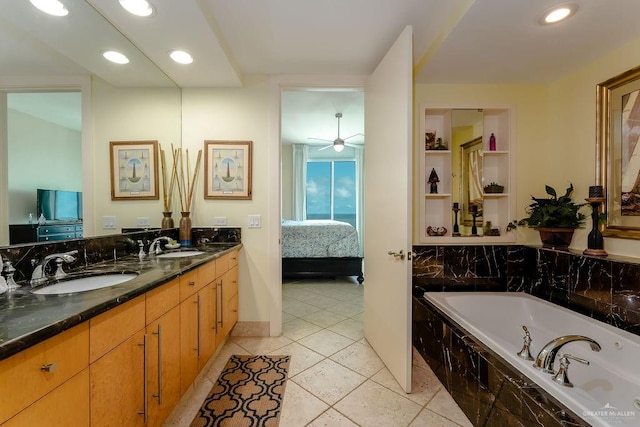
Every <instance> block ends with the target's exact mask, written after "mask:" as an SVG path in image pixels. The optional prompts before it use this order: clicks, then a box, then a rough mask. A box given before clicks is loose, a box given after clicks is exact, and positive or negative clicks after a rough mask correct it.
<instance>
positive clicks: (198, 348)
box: [194, 295, 200, 357]
mask: <svg viewBox="0 0 640 427" xmlns="http://www.w3.org/2000/svg"><path fill="white" fill-rule="evenodd" d="M196 304H197V305H198V310H197V311H198V317H197V319H196V330H197V333H198V339H197V341H196V343H197V344H196V348H194V350H195V351H196V352H197V354H198V357H200V295H198V299H197V300H196Z"/></svg>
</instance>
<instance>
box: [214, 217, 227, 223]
mask: <svg viewBox="0 0 640 427" xmlns="http://www.w3.org/2000/svg"><path fill="white" fill-rule="evenodd" d="M213 225H227V217H226V216H216V217H214V218H213Z"/></svg>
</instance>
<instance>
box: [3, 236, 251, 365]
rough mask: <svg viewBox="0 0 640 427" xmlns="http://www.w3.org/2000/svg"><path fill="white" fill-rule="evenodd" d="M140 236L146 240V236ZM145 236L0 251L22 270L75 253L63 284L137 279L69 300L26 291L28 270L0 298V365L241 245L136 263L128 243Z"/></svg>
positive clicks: (215, 246) (206, 248) (73, 295)
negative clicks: (97, 276) (37, 259)
mask: <svg viewBox="0 0 640 427" xmlns="http://www.w3.org/2000/svg"><path fill="white" fill-rule="evenodd" d="M165 232H166V230H165ZM154 235H155V234H151V236H154ZM145 236H146V237H151V236H149V235H148V234H147V235H145ZM145 236H142V235H137V233H132V234H124V235H117V236H110V237H108V238H106V237H99V238H94V239H81V240H73V241H65V242H62V243H58V244H55V245H49V244H38V245H33V246H28V245H23V246H19V247H18V246H15V247H6V248H2V249H0V251H2V256H3V259H7V258H9V259H16V260H22V261H23V263H22V264H24V260H30V259H31V258H33V257H34V256H36V254H37V255H45V254H51V253H59V252H68V251H71V250H78V254H77V255H76V257H77V260H76V262H75V263H71V264H70V265H69V266H67V265H66V264H65V271H66V272H67V273H68V274H69V276H68V277H69V278H72V277H78V276H80V277H82V276H86V275H91V274H92V273H105V272H112V273H120V272H135V273H137V277H135V278H133V279H132V280H130V281H127V282H124V283H121V284H118V285H115V286H111V287H107V288H102V289H96V290H92V291H86V292H77V293H71V294H59V295H36V294H32V293H31V292H30V290H31V289H32V288H31V285H30V284H29V281H28V277H30V269H29V270H28V271H29V273H23V274H22V277H21V279H22V280H19V281H18V284H20V285H22V287H21V288H19V289H18V290H17V291H13V292H7V293H5V294H3V295H0V360H1V359H5V358H7V357H9V356H11V355H13V354H15V353H17V352H19V351H21V350H24V349H25V348H28V347H30V346H32V345H34V344H36V343H38V342H40V341H42V340H44V339H46V338H49V337H51V336H53V335H56V334H57V333H59V332H61V331H64V330H66V329H69V328H71V327H72V326H75V325H77V324H79V323H81V322H83V321H85V320H87V319H89V318H91V317H93V316H96V315H98V314H100V313H102V312H104V311H107V310H109V309H110V308H113V307H115V306H117V305H119V304H122V303H124V302H126V301H128V300H130V299H132V298H135V297H136V296H138V295H141V294H143V293H145V292H147V291H149V290H150V289H153V288H154V287H156V286H159V285H161V284H163V283H166V282H167V281H169V280H171V279H174V278H175V277H177V276H179V275H180V274H181V273H183V272H185V271H187V270H190V269H192V268H195V267H197V266H198V265H201V264H203V263H206V262H208V261H211V260H213V259H215V258H217V257H219V256H222V255H224V254H226V253H228V252H229V251H231V250H232V249H234V248H238V247H240V245H241V244H240V243H231V242H228V243H223V242H217V243H214V244H204V245H202V246H201V247H199V248H198V249H199V250H201V251H203V254H201V255H198V256H192V257H186V258H173V259H159V258H157V257H149V256H147V257H143V258H140V257H138V245H137V243H136V245H135V248H134V247H133V246H132V245H131V243H129V240H132V241H134V242H137V240H141V239H138V237H145ZM94 248H95V250H94ZM5 253H6V254H7V256H5ZM89 254H90V255H89ZM109 254H111V256H110V257H109V256H108V255H109ZM18 255H20V256H21V257H20V258H19V257H18ZM12 257H15V258H12ZM102 257H104V258H106V259H102ZM16 264H19V265H20V264H21V263H16ZM29 264H30V262H29ZM69 267H70V268H69Z"/></svg>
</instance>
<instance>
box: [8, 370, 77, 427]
mask: <svg viewBox="0 0 640 427" xmlns="http://www.w3.org/2000/svg"><path fill="white" fill-rule="evenodd" d="M44 420H46V425H47V426H48V427H68V426H88V425H89V369H88V368H85V369H84V370H82V371H81V372H80V373H79V374H77V375H75V376H74V377H72V378H71V379H70V380H68V381H67V382H65V383H64V384H62V385H61V386H60V387H58V388H56V389H55V390H53V391H52V392H51V393H49V394H47V395H46V396H44V397H43V398H41V399H40V400H38V401H36V402H35V403H34V404H33V405H31V406H29V407H28V408H27V409H25V410H24V411H22V412H20V413H19V414H18V415H16V416H15V417H13V418H11V419H10V420H9V421H7V423H6V424H3V425H2V427H24V426H42V425H44V424H45V421H44Z"/></svg>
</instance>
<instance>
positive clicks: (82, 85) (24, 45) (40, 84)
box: [0, 0, 181, 245]
mask: <svg viewBox="0 0 640 427" xmlns="http://www.w3.org/2000/svg"><path fill="white" fill-rule="evenodd" d="M68 5H69V6H70V7H71V8H72V9H73V13H70V14H69V15H68V16H67V17H65V18H64V20H61V19H57V20H56V19H55V18H54V19H52V17H50V16H47V15H45V14H44V13H42V12H40V11H38V10H36V9H35V8H34V7H33V6H32V5H31V3H30V2H27V1H24V2H22V1H21V2H18V1H16V2H11V3H10V4H9V5H7V8H5V9H4V10H3V13H2V14H0V39H1V40H2V41H3V42H2V43H1V46H0V53H1V54H2V55H0V56H2V58H3V60H2V61H0V115H2V116H3V117H2V118H1V119H0V123H2V124H3V126H0V127H4V125H5V124H8V122H12V123H14V124H13V125H10V126H8V132H7V133H8V135H7V138H0V170H6V171H7V174H8V175H9V176H8V177H6V176H5V179H0V205H2V208H0V245H6V244H9V243H10V238H9V234H10V233H9V225H10V224H21V225H28V223H29V214H30V213H31V214H32V218H31V220H32V221H33V222H37V217H38V214H39V213H38V212H37V211H36V210H37V209H36V190H37V188H45V189H53V190H72V191H83V192H84V193H85V195H86V197H84V198H83V213H84V218H85V222H84V237H89V236H93V235H96V234H100V232H99V230H101V229H100V228H97V227H96V226H94V222H95V221H94V218H96V217H99V215H100V214H101V211H102V210H104V209H105V203H107V202H106V201H103V200H100V199H96V198H94V197H93V193H94V192H95V194H102V188H101V187H100V186H101V185H102V184H101V183H100V182H101V181H100V179H98V177H99V176H101V174H102V170H99V169H96V168H95V167H93V166H94V162H95V161H96V159H95V158H94V157H95V156H96V153H100V152H101V150H100V147H99V145H100V144H104V143H105V142H106V143H107V144H108V141H109V140H111V139H120V138H122V137H121V136H120V135H125V137H129V135H142V138H145V139H151V138H152V139H158V140H160V141H162V142H165V141H170V142H171V143H172V144H174V145H176V146H180V145H181V141H180V139H181V138H180V135H181V130H180V123H181V112H180V111H181V94H180V88H178V87H177V86H176V85H175V83H174V82H173V81H172V80H171V79H170V78H169V77H167V76H166V75H165V74H164V72H163V71H162V70H161V69H160V68H158V67H157V66H156V65H155V64H154V63H153V62H151V61H150V60H149V59H148V58H147V57H146V56H145V55H144V53H142V52H141V51H140V50H138V49H137V47H136V46H135V45H133V44H132V43H131V42H130V41H129V40H128V39H127V37H125V36H124V35H123V34H121V33H120V32H119V31H118V29H117V28H115V27H114V26H113V25H111V23H110V22H109V21H108V20H107V19H105V18H104V17H103V16H102V15H101V14H100V13H99V12H98V11H96V9H94V7H93V6H92V5H91V4H90V3H89V2H87V1H86V0H71V1H69V2H68ZM105 45H107V46H109V47H117V48H118V49H119V50H122V51H124V52H126V53H127V56H128V57H129V58H130V59H131V60H132V61H131V64H130V66H128V67H114V66H112V65H104V64H103V60H102V58H101V56H100V51H101V50H103V49H104V46H105ZM18 76H19V77H18ZM96 84H98V86H99V88H100V89H101V90H99V91H96V90H95V89H96ZM140 88H144V89H145V90H136V89H140ZM120 89H123V91H120ZM124 89H126V91H124ZM91 91H93V94H92V95H91V96H90V92H91ZM29 92H34V93H29ZM54 92H56V93H58V94H59V95H60V98H58V99H56V100H54V101H53V102H44V101H42V98H40V99H38V98H37V97H38V96H41V95H46V96H51V97H52V98H51V99H53V97H54V96H55V95H54ZM37 93H39V94H40V95H38V94H37ZM74 95H75V96H77V97H78V100H81V101H79V103H78V104H77V105H76V104H73V105H72V104H70V103H67V102H66V101H65V100H64V99H66V98H65V97H69V96H74ZM125 95H126V96H125ZM23 96H24V98H22V97H23ZM20 98H22V99H20ZM137 98H139V99H137ZM51 99H50V100H51ZM89 101H90V102H89ZM138 101H140V102H139V103H140V105H143V107H140V106H139V105H138ZM27 103H31V104H32V105H31V107H25V104H27ZM19 104H20V105H19ZM80 104H82V105H80ZM148 105H154V106H157V105H160V106H161V107H158V108H155V109H148V108H145V107H146V106H148ZM34 106H35V107H38V110H39V111H34V110H33V109H30V108H32V107H34ZM47 106H48V108H46V107H47ZM67 107H69V108H68V109H67ZM121 107H127V108H121ZM47 109H48V112H47V111H45V110H47ZM122 110H125V111H129V110H137V111H147V110H148V111H149V113H148V114H141V113H137V114H136V120H135V122H133V121H125V120H122V119H120V118H119V117H118V115H117V114H116V112H120V111H122ZM63 112H67V114H70V115H72V116H75V117H76V118H77V120H79V121H81V126H80V128H78V129H76V127H75V125H73V126H70V125H68V124H61V123H60V122H59V121H57V120H58V119H57V118H54V117H53V116H52V115H60V114H61V113H63ZM81 112H82V113H81ZM47 115H49V116H47ZM27 116H30V117H27ZM81 116H82V117H81ZM16 117H18V119H19V123H20V125H19V127H17V126H16V125H15V123H16ZM167 118H169V120H167ZM27 119H28V120H32V121H33V120H37V121H38V123H39V125H38V127H37V128H36V127H35V126H34V127H30V125H28V124H27ZM158 121H159V122H161V123H163V124H165V126H162V127H158V126H157V122H158ZM46 126H57V127H56V133H55V134H53V133H48V131H46V130H44V129H45V127H46ZM63 128H64V129H63ZM18 129H23V130H25V131H31V134H30V135H29V134H23V135H20V136H18V137H16V138H14V136H15V132H16V131H17V130H18ZM167 129H169V131H167ZM149 132H151V134H149ZM63 134H65V135H63ZM7 139H11V141H8V140H7ZM63 139H66V141H67V143H68V145H66V146H64V144H63V143H62V140H63ZM78 144H79V146H78ZM44 147H47V148H48V149H50V150H51V151H49V152H47V153H46V154H45V151H44ZM83 171H84V173H83ZM96 186H97V187H96ZM146 206H147V205H145V207H144V208H146ZM141 208H143V207H141ZM130 211H131V212H132V215H133V216H135V215H136V214H137V215H141V214H148V213H146V212H142V211H137V210H136V207H135V206H133V207H132V209H130Z"/></svg>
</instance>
